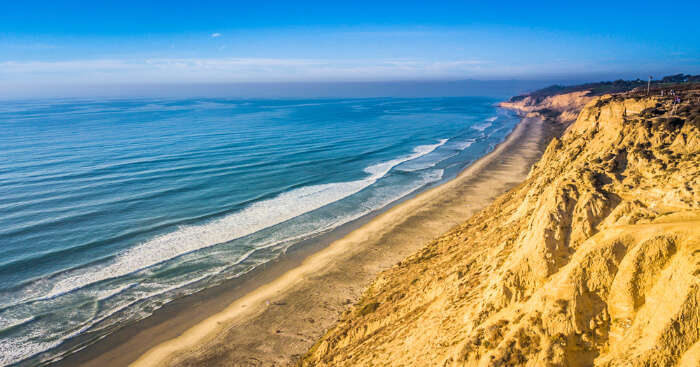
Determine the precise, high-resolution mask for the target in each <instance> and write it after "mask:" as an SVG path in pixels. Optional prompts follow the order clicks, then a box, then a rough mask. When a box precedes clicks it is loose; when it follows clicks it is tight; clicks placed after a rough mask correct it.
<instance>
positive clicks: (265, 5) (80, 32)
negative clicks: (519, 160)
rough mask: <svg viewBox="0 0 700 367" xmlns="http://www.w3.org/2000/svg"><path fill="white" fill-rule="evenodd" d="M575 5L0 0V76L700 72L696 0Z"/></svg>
mask: <svg viewBox="0 0 700 367" xmlns="http://www.w3.org/2000/svg"><path fill="white" fill-rule="evenodd" d="M568 3H569V2H563V1H557V2H539V3H537V2H522V1H521V2H507V1H481V2H468V1H454V2H453V1H378V0H377V1H344V2H335V1H176V0H174V1H147V0H142V1H2V2H1V4H0V87H3V88H6V89H7V88H24V89H26V90H31V89H32V88H38V89H40V88H44V86H46V85H95V84H105V85H109V84H112V85H116V84H129V83H229V82H289V81H306V82H323V81H392V80H459V79H470V78H473V79H562V78H567V77H570V78H578V79H586V78H590V79H593V80H596V79H599V78H604V77H617V76H619V77H626V78H629V77H637V76H639V77H643V76H646V75H649V74H652V75H659V76H660V75H662V74H669V73H676V72H687V73H700V26H698V25H697V14H700V2H698V1H675V2H662V1H653V2H651V1H650V2H645V1H604V2H603V1H586V2H577V3H578V4H576V5H570V4H568ZM534 4H536V5H534Z"/></svg>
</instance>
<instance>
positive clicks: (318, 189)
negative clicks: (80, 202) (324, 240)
mask: <svg viewBox="0 0 700 367" xmlns="http://www.w3.org/2000/svg"><path fill="white" fill-rule="evenodd" d="M446 142H447V139H442V140H440V142H439V143H437V144H432V145H421V146H418V147H416V148H415V149H414V150H413V154H410V155H407V156H404V157H401V158H397V159H394V160H391V161H388V162H382V163H378V164H375V165H372V166H369V167H367V168H366V169H365V172H367V173H368V174H370V176H369V177H368V178H365V179H362V180H357V181H350V182H338V183H329V184H322V185H314V186H306V187H301V188H298V189H295V190H292V191H289V192H285V193H282V194H280V195H278V196H277V197H275V198H272V199H268V200H264V201H260V202H256V203H253V204H251V205H250V206H248V207H246V208H244V209H242V210H241V211H238V212H236V213H233V214H230V215H228V216H225V217H223V218H221V219H217V220H214V221H212V222H209V223H206V224H202V225H193V226H182V227H180V228H178V229H177V230H175V231H173V232H170V233H167V234H163V235H160V236H158V237H155V238H153V239H151V240H149V241H147V242H145V243H142V244H140V245H137V246H135V247H133V248H131V249H129V250H126V251H124V252H122V253H121V254H119V255H117V257H116V258H115V259H114V260H113V261H111V262H110V263H108V264H104V265H98V266H94V267H89V268H86V269H79V270H76V271H73V272H69V273H67V274H65V275H63V276H61V277H60V278H59V279H56V280H55V281H54V283H53V284H52V288H51V290H50V291H48V292H46V293H45V296H44V297H42V298H43V299H46V298H52V297H56V296H58V295H61V294H64V293H67V292H71V291H73V290H76V289H79V288H82V287H85V286H87V285H90V284H92V283H95V282H99V281H102V280H105V279H110V278H116V277H120V276H124V275H127V274H130V273H133V272H136V271H138V270H141V269H144V268H147V267H150V266H153V265H155V264H158V263H160V262H163V261H167V260H170V259H172V258H175V257H177V256H180V255H184V254H186V253H189V252H192V251H196V250H199V249H203V248H206V247H210V246H213V245H216V244H220V243H224V242H228V241H231V240H234V239H237V238H241V237H244V236H247V235H249V234H252V233H255V232H257V231H260V230H262V229H264V228H267V227H270V226H273V225H276V224H278V223H281V222H284V221H287V220H289V219H292V218H294V217H297V216H299V215H301V214H304V213H307V212H310V211H312V210H315V209H318V208H320V207H323V206H325V205H328V204H330V203H333V202H335V201H338V200H341V199H343V198H345V197H347V196H350V195H352V194H354V193H357V192H359V191H360V190H362V189H364V188H366V187H368V186H370V185H372V184H373V183H375V182H376V181H377V180H378V179H380V178H381V177H383V176H385V175H386V174H387V173H389V171H390V170H391V169H392V168H393V167H395V166H397V165H399V164H401V163H403V162H406V161H409V160H412V159H416V158H418V157H421V156H423V155H426V154H428V153H430V152H432V151H434V150H435V149H437V148H438V147H439V146H441V145H443V144H445V143H446Z"/></svg>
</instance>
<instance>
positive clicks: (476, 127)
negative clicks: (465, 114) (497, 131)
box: [471, 122, 491, 131]
mask: <svg viewBox="0 0 700 367" xmlns="http://www.w3.org/2000/svg"><path fill="white" fill-rule="evenodd" d="M490 126H491V123H490V122H487V123H485V124H478V125H472V126H471V128H472V129H474V130H478V131H484V130H486V129H488V128H489V127H490Z"/></svg>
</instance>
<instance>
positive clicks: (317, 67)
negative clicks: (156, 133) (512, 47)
mask: <svg viewBox="0 0 700 367" xmlns="http://www.w3.org/2000/svg"><path fill="white" fill-rule="evenodd" d="M483 65H485V63H484V62H483V61H479V60H453V61H426V60H412V59H367V60H365V59H292V58H287V59H276V58H150V59H141V60H121V59H101V60H73V61H56V62H49V61H27V62H25V61H22V62H18V61H8V62H1V63H0V82H2V81H14V82H20V81H23V82H27V83H41V82H67V83H80V82H90V83H94V82H95V81H101V82H165V81H172V82H180V81H187V82H200V81H201V82H252V81H319V80H363V81H369V80H396V79H422V78H462V77H469V76H472V75H473V74H474V73H475V72H477V71H479V70H481V68H482V66H483Z"/></svg>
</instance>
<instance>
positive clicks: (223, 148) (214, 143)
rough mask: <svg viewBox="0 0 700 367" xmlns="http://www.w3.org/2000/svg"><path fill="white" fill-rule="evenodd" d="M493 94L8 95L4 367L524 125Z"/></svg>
mask: <svg viewBox="0 0 700 367" xmlns="http://www.w3.org/2000/svg"><path fill="white" fill-rule="evenodd" d="M495 102H496V100H493V99H489V98H443V99H439V98H438V99H366V100H363V99H345V100H342V99H339V100H328V99H324V100H279V101H275V100H227V99H183V100H173V99H165V100H164V99H132V100H124V99H120V100H51V101H25V102H11V103H10V102H1V103H0V366H5V365H13V364H37V363H41V362H45V361H50V360H52V359H56V358H60V356H61V355H62V354H63V353H66V352H67V351H68V350H67V347H66V343H64V342H65V341H68V340H71V338H74V337H76V336H78V335H81V334H83V335H84V334H85V333H87V332H90V333H89V334H90V335H91V337H94V338H98V337H100V336H101V335H104V334H106V333H109V332H111V331H113V330H115V328H118V327H119V326H121V325H124V324H125V323H128V322H133V321H135V320H138V319H142V318H144V317H146V316H148V315H150V314H151V313H152V312H153V311H154V310H156V309H158V308H159V307H161V306H162V305H163V304H165V303H167V302H169V301H170V300H173V299H175V298H177V297H181V296H183V295H186V294H191V293H193V292H196V291H197V290H201V289H203V288H206V287H211V286H213V285H216V284H220V283H221V282H222V281H224V280H226V279H231V278H235V277H237V276H240V275H241V274H243V273H245V272H248V271H250V270H251V269H253V268H254V267H255V266H257V265H260V264H262V263H265V262H266V261H269V260H270V259H272V258H274V257H277V256H279V255H280V254H282V253H284V251H285V249H287V248H289V246H291V245H293V244H295V243H298V242H299V241H302V240H306V239H309V238H313V237H316V236H319V235H321V234H323V233H327V232H329V231H331V230H333V229H334V228H336V227H338V226H340V225H342V224H344V223H348V222H349V221H352V220H354V219H357V218H359V217H361V216H363V215H366V214H368V213H371V212H373V211H376V210H378V209H381V208H383V207H385V206H386V205H388V204H390V203H392V202H394V201H396V200H398V199H400V198H402V197H404V196H406V195H409V194H411V193H414V192H416V191H417V190H421V189H425V188H426V187H429V186H430V185H435V184H436V183H439V182H440V181H443V180H445V179H448V178H451V177H454V176H455V175H456V174H457V173H458V172H459V171H460V170H462V169H463V168H464V167H465V166H467V165H468V164H469V163H471V162H473V161H474V160H475V159H477V158H478V157H480V156H482V155H484V154H485V153H486V152H488V151H490V150H491V149H493V147H494V146H495V144H497V143H498V142H500V141H502V140H503V138H504V137H505V136H506V135H507V134H508V133H509V132H510V131H511V130H512V128H513V127H514V126H515V124H516V123H517V118H516V117H515V116H514V115H512V114H510V113H509V112H506V111H504V110H500V109H497V108H496V107H494V103H495ZM84 342H89V340H88V341H84ZM68 344H71V345H72V348H75V345H74V344H75V343H68Z"/></svg>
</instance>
